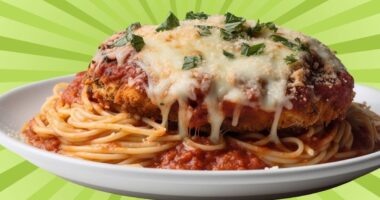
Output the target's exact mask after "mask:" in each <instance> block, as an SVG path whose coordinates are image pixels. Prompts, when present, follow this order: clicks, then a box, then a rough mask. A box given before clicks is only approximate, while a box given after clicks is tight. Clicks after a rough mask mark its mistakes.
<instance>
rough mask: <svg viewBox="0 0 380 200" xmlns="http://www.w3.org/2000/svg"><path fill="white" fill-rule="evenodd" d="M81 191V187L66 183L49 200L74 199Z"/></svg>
mask: <svg viewBox="0 0 380 200" xmlns="http://www.w3.org/2000/svg"><path fill="white" fill-rule="evenodd" d="M82 189H83V187H82V186H79V185H76V184H73V183H70V182H67V183H66V184H65V185H64V186H63V187H61V188H60V189H59V190H58V191H57V192H56V193H55V194H54V195H53V196H51V197H50V199H49V200H62V198H63V197H64V198H65V199H74V198H75V197H76V196H77V195H78V194H79V192H80V191H81V190H82Z"/></svg>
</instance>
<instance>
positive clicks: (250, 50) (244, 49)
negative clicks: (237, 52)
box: [241, 43, 265, 56]
mask: <svg viewBox="0 0 380 200" xmlns="http://www.w3.org/2000/svg"><path fill="white" fill-rule="evenodd" d="M264 48H265V44H264V43H260V44H255V45H252V46H249V44H247V43H243V44H242V45H241V55H244V56H251V55H260V54H262V53H263V52H264Z"/></svg>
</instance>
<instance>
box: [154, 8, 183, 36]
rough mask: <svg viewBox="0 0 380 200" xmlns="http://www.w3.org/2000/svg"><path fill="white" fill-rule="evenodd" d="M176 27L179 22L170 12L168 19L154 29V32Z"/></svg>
mask: <svg viewBox="0 0 380 200" xmlns="http://www.w3.org/2000/svg"><path fill="white" fill-rule="evenodd" d="M177 26H179V20H178V18H177V17H176V16H175V15H174V14H173V13H172V12H170V14H169V16H168V18H166V20H165V21H164V22H163V23H162V24H161V25H160V26H159V27H157V28H156V31H157V32H160V31H164V30H171V29H173V28H175V27H177Z"/></svg>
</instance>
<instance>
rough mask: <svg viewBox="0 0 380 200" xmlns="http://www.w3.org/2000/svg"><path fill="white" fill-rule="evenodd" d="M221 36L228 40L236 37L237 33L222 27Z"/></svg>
mask: <svg viewBox="0 0 380 200" xmlns="http://www.w3.org/2000/svg"><path fill="white" fill-rule="evenodd" d="M220 37H221V38H222V39H223V40H227V41H230V40H232V39H234V38H235V35H234V34H233V33H231V32H228V31H227V30H226V29H224V28H221V29H220Z"/></svg>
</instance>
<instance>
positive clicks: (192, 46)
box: [97, 16, 339, 142]
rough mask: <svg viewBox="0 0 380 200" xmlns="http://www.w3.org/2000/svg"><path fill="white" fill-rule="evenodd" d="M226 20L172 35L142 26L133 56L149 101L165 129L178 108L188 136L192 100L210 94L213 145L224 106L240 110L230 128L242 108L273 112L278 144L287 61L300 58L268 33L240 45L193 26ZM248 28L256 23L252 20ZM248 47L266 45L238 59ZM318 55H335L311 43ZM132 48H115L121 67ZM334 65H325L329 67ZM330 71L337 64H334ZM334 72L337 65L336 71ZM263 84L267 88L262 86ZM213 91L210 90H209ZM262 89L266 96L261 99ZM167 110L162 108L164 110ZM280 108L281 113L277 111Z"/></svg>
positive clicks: (184, 25) (188, 25)
mask: <svg viewBox="0 0 380 200" xmlns="http://www.w3.org/2000/svg"><path fill="white" fill-rule="evenodd" d="M224 20H225V18H224V17H223V16H211V17H209V18H208V19H207V20H187V21H182V22H181V26H179V27H176V28H174V29H173V30H170V31H163V32H156V31H155V28H156V27H157V26H142V27H141V28H139V29H137V30H136V31H135V34H137V35H140V36H143V38H144V42H145V46H144V48H143V49H142V51H140V52H139V53H137V54H135V55H133V57H132V59H133V60H137V61H138V64H139V65H140V67H141V68H142V69H143V70H144V71H145V72H146V73H147V75H148V88H146V91H147V95H148V97H149V98H150V99H151V101H152V102H153V103H154V104H156V105H158V106H159V107H160V109H161V112H162V119H163V121H162V124H163V125H167V120H168V115H169V111H170V108H171V106H172V105H173V104H174V103H176V102H177V103H178V105H179V111H178V126H179V132H180V135H181V136H183V137H185V136H186V135H187V132H188V125H189V120H190V119H191V112H192V109H191V108H190V107H189V106H188V104H187V101H188V100H189V99H191V100H196V94H195V89H197V88H198V89H201V90H203V89H204V90H205V91H207V93H206V97H205V100H204V102H203V103H204V104H206V105H207V109H208V121H209V123H210V125H211V135H210V138H211V140H212V141H213V142H217V141H219V135H220V134H219V133H220V127H221V125H222V122H223V120H224V113H223V111H222V109H221V105H220V102H222V101H229V102H232V103H235V104H236V105H238V106H239V107H238V108H236V109H235V111H234V115H233V120H232V125H233V126H236V125H237V124H238V119H239V114H240V109H241V107H242V106H251V107H255V106H259V107H260V109H263V110H265V111H268V112H275V119H274V122H273V125H272V129H271V134H270V138H271V140H272V141H274V142H276V140H278V138H277V139H276V138H275V135H276V137H277V132H276V130H277V124H278V122H279V118H280V115H281V110H282V106H283V105H288V106H287V107H289V102H288V98H286V87H287V80H288V77H289V75H290V73H291V70H290V68H289V66H288V65H287V64H286V63H285V61H284V58H285V57H286V56H288V55H290V54H296V56H299V55H297V54H298V53H297V52H295V51H292V50H290V49H289V48H287V47H285V46H283V45H281V44H280V43H277V42H274V41H272V40H271V39H270V38H269V36H270V35H271V34H272V33H271V32H270V31H268V30H267V31H266V32H264V33H263V36H261V37H258V38H251V39H250V40H243V39H238V40H236V41H225V40H223V39H222V38H221V37H220V31H219V29H217V28H214V29H211V32H212V34H211V35H210V36H204V37H202V36H200V35H199V33H198V28H196V27H195V25H210V26H216V27H224ZM247 23H248V24H249V25H250V26H254V25H255V24H256V22H254V21H248V22H247ZM276 34H280V35H283V36H284V37H286V38H288V39H289V40H294V39H295V38H297V37H298V38H301V40H303V41H308V42H310V40H312V39H311V38H308V37H306V36H304V35H302V34H300V33H296V32H291V31H288V30H286V29H282V28H279V29H278V31H277V33H276ZM243 42H245V43H248V44H250V45H253V44H258V43H264V44H265V45H266V47H265V49H264V53H263V54H261V55H254V56H248V57H247V56H243V55H241V54H240V47H241V44H242V43H243ZM310 43H311V44H312V45H313V46H312V48H314V49H315V50H317V52H322V53H321V54H323V55H324V56H325V57H326V58H327V57H328V56H329V55H330V54H331V52H329V50H328V49H327V48H325V47H324V46H323V45H321V44H320V43H318V42H316V41H314V40H312V42H310ZM130 49H131V46H130V45H129V44H128V45H126V46H124V47H117V48H114V49H113V50H112V51H113V52H112V53H111V54H113V56H115V57H116V58H117V61H118V63H119V65H120V63H122V62H124V60H125V57H126V55H127V54H128V52H130ZM223 50H226V51H228V52H231V53H233V54H234V55H235V58H234V59H229V58H227V57H225V56H224V55H223V53H222V51H223ZM104 54H107V52H106V53H104V52H101V53H100V52H98V55H97V57H98V59H104V57H103V55H104ZM194 55H201V56H202V59H203V60H202V63H200V64H199V65H198V66H197V67H196V68H193V69H191V70H182V65H183V62H184V57H185V56H194ZM329 62H330V61H328V62H327V64H329ZM330 64H331V66H334V65H338V64H339V63H338V64H337V63H334V62H333V61H331V62H330ZM335 67H336V66H335ZM199 75H202V76H207V77H208V78H209V79H210V80H211V82H210V84H211V85H209V86H205V85H202V84H201V81H199ZM263 81H264V82H265V83H266V84H265V88H261V87H262V84H261V83H262V82H263ZM208 87H209V88H208ZM260 89H264V90H265V91H266V92H265V93H264V94H257V92H258V91H260ZM250 95H251V96H252V95H253V96H255V95H258V96H259V95H261V96H259V100H258V101H257V102H252V101H251V100H250ZM162 105H163V106H162ZM279 107H281V109H279Z"/></svg>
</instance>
